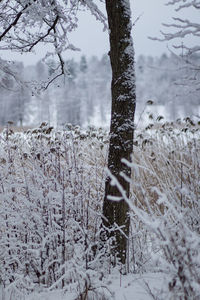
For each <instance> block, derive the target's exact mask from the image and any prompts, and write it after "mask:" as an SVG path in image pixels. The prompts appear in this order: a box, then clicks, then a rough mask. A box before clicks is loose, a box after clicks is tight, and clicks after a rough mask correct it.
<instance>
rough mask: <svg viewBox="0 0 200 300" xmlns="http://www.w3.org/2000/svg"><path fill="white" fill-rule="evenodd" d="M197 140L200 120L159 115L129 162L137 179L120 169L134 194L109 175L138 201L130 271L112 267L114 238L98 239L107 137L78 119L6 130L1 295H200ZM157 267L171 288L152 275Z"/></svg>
mask: <svg viewBox="0 0 200 300" xmlns="http://www.w3.org/2000/svg"><path fill="white" fill-rule="evenodd" d="M199 141H200V140H199V125H196V124H194V123H193V122H190V121H189V119H186V120H185V122H182V123H180V122H179V124H176V123H168V124H167V123H163V120H162V119H161V120H160V121H159V123H158V124H156V125H152V126H151V127H148V126H147V128H146V129H145V130H143V131H142V132H139V131H136V135H135V146H134V153H133V159H132V163H130V162H127V161H124V163H126V164H129V166H131V168H132V177H131V178H127V177H126V176H125V175H124V174H121V176H123V177H124V179H126V180H129V181H130V183H131V197H130V199H126V194H125V193H124V191H123V189H121V186H120V185H119V184H118V182H117V180H116V179H115V178H114V177H112V174H110V176H111V177H112V184H115V185H117V186H118V188H119V190H120V191H121V196H122V198H124V199H125V200H126V201H128V203H129V207H130V217H131V228H130V236H129V239H128V253H127V264H126V269H127V272H128V273H130V274H129V275H128V277H126V276H120V273H119V270H120V266H119V269H118V270H113V269H112V264H111V261H112V257H111V255H110V253H111V251H110V250H111V248H112V243H111V242H110V241H107V243H105V246H104V247H103V246H102V245H100V239H99V234H100V230H101V228H100V224H101V207H102V199H103V194H104V180H105V176H106V174H105V166H106V156H107V145H108V136H107V133H106V132H104V131H103V129H99V130H95V129H94V128H89V129H88V130H87V131H84V132H83V131H82V130H81V129H80V127H78V126H76V127H73V126H71V125H68V126H66V129H65V130H62V131H55V130H54V129H53V128H51V127H49V126H48V125H47V124H43V125H42V126H40V128H36V129H34V130H29V131H28V132H27V133H24V134H22V133H17V132H16V133H13V132H12V131H11V130H9V128H7V129H6V130H5V131H4V132H3V133H2V134H1V135H0V143H1V149H0V201H1V205H0V232H1V234H0V245H1V247H0V275H1V283H2V293H4V294H5V295H7V297H9V299H20V298H21V299H23V297H26V298H25V299H45V298H44V297H47V295H48V297H52V298H53V297H54V296H53V295H58V297H60V298H61V299H62V297H63V298H64V297H66V295H67V297H68V298H67V299H81V297H82V298H83V299H93V298H94V299H104V298H105V299H112V298H113V297H115V298H116V299H118V298H119V297H118V296H119V295H125V296H126V298H127V299H132V298H130V295H131V293H132V295H133V294H134V295H137V293H140V292H141V294H142V295H143V298H141V299H145V297H147V299H151V298H148V297H150V294H151V293H152V294H153V295H154V296H155V297H157V299H171V298H172V297H175V298H176V299H181V297H182V298H183V297H185V296H186V297H188V298H187V299H195V297H197V298H198V297H199V294H198V293H199V282H200V266H199V249H200V237H199V235H200V226H199V214H200V207H199V194H200V191H199V179H200V178H199V169H200V168H199V167H200V166H199V162H200V158H199V153H200V151H199V147H200V144H199ZM111 200H112V201H113V200H115V201H116V200H118V199H111ZM117 268H118V267H117ZM152 272H154V274H155V277H156V276H158V277H156V278H163V282H164V285H163V286H162V284H161V283H160V281H159V283H158V280H157V279H155V282H156V283H155V284H154V283H152V282H151V280H148V279H147V278H148V276H147V274H150V273H151V274H152ZM109 273H110V274H111V275H109ZM133 274H135V275H133ZM138 274H141V277H138V276H139V275H138ZM109 276H110V277H109ZM150 276H152V275H150ZM120 278H121V279H120ZM138 278H139V279H138ZM145 278H146V279H145ZM116 282H117V284H118V286H116ZM136 282H140V284H139V285H138V284H136ZM135 284H136V285H135ZM138 289H139V290H138ZM114 292H115V293H114ZM56 297H57V296H56ZM70 297H71V298H70ZM84 297H85V298H84ZM92 297H93V298H92ZM103 297H104V298H103ZM117 297H118V298H117ZM50 299H51V298H50ZM58 299H59V298H58ZM122 299H123V298H122ZM138 299H140V298H139V296H138Z"/></svg>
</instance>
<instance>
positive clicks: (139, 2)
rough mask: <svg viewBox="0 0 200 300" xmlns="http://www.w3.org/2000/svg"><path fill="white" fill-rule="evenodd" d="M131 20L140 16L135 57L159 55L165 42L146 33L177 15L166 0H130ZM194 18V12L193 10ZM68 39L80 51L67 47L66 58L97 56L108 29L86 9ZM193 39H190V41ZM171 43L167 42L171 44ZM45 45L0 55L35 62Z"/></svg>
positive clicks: (104, 50)
mask: <svg viewBox="0 0 200 300" xmlns="http://www.w3.org/2000/svg"><path fill="white" fill-rule="evenodd" d="M130 2H131V8H132V15H133V22H134V20H135V19H136V18H137V17H138V16H140V19H139V20H138V22H137V23H136V25H135V26H134V28H133V33H132V35H133V40H134V47H135V53H136V57H137V56H139V55H140V54H145V55H152V56H159V55H161V54H162V53H164V52H166V53H167V52H168V49H167V43H165V42H158V41H152V40H149V39H148V36H153V37H155V36H160V30H166V29H165V28H164V27H162V23H170V22H171V21H172V19H171V18H172V16H180V13H179V15H178V14H177V13H176V12H175V11H174V9H173V7H169V6H165V3H166V0H151V1H150V0H130ZM191 14H193V11H189V10H186V11H185V13H184V14H182V16H184V17H185V18H189V17H191ZM194 18H195V19H196V18H197V16H195V14H194ZM191 39H192V38H191ZM70 41H71V42H72V43H74V44H75V46H76V47H78V48H80V49H81V51H80V52H74V51H73V52H72V51H70V50H69V51H68V52H67V53H66V54H65V55H64V57H65V58H66V59H70V58H72V57H73V58H75V59H79V58H80V56H81V55H86V56H87V57H91V56H92V55H96V56H98V57H101V56H102V55H103V54H104V53H107V52H108V51H109V43H108V41H109V39H108V32H103V25H102V24H101V23H99V22H98V21H96V19H95V18H94V17H93V16H91V15H90V14H89V13H87V12H83V13H81V14H80V18H79V27H78V29H77V30H76V32H74V33H73V34H72V35H71V40H70ZM190 42H191V43H192V42H193V41H192V40H191V41H190ZM171 44H172V43H168V46H170V47H171ZM45 51H46V49H41V45H40V51H38V52H37V54H35V55H34V54H27V55H24V54H23V55H21V54H15V53H3V51H0V55H1V56H2V57H3V58H7V59H16V60H20V61H23V62H24V64H25V65H30V64H34V63H36V62H37V61H38V60H39V59H41V58H42V56H43V55H45Z"/></svg>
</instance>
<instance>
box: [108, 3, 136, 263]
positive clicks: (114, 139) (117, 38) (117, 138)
mask: <svg viewBox="0 0 200 300" xmlns="http://www.w3.org/2000/svg"><path fill="white" fill-rule="evenodd" d="M106 10H107V15H108V24H109V35H110V53H109V55H110V61H111V67H112V84H111V89H112V111H111V126H110V145H109V154H108V168H109V170H110V171H111V173H112V174H113V175H114V176H115V177H116V178H117V179H118V181H119V183H120V184H121V185H122V187H123V188H124V190H125V191H126V194H127V197H129V192H130V184H129V183H128V182H126V181H125V180H124V179H123V178H122V177H121V176H120V172H123V173H124V174H125V175H126V176H128V177H130V175H131V170H130V168H129V167H128V166H126V165H124V164H123V163H122V162H121V159H122V158H125V159H127V160H128V161H130V160H131V153H132V151H133V133H134V113H135V101H136V96H135V72H134V49H133V41H132V38H131V29H132V24H131V11H130V4H129V0H106ZM108 195H111V196H114V197H115V196H116V197H120V196H121V194H120V192H119V191H118V189H117V187H116V186H111V185H110V179H109V178H107V179H106V184H105V198H104V203H103V215H104V218H103V225H104V226H105V227H106V228H109V229H110V228H111V227H112V226H113V225H118V226H120V227H121V226H123V228H122V231H123V232H124V234H125V235H124V234H123V233H121V232H120V231H119V230H114V232H112V233H109V232H110V231H109V230H108V231H107V235H108V237H110V236H114V237H115V242H114V253H115V255H116V256H117V257H118V259H119V261H120V262H121V263H122V264H125V262H126V245H127V236H128V235H129V216H128V211H129V208H128V204H127V203H126V202H125V201H124V200H121V201H118V202H116V201H110V200H109V199H108Z"/></svg>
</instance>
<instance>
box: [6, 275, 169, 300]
mask: <svg viewBox="0 0 200 300" xmlns="http://www.w3.org/2000/svg"><path fill="white" fill-rule="evenodd" d="M164 282H165V278H164V275H163V274H161V273H147V274H143V275H138V274H137V275H133V274H129V275H127V276H120V275H115V276H113V275H112V276H111V277H110V278H108V280H107V287H108V290H107V292H108V293H107V295H109V294H110V297H109V296H108V297H109V299H112V300H151V299H159V295H161V291H162V287H164ZM163 292H164V291H163ZM151 293H152V294H153V296H152V295H151ZM14 294H15V293H11V294H10V293H5V291H3V290H2V288H1V292H0V300H75V299H76V295H75V294H69V293H65V294H64V293H63V291H61V290H56V291H51V292H46V293H34V294H31V295H29V296H25V295H21V297H20V296H19V295H18V296H17V297H16V296H15V295H14ZM162 296H163V294H162ZM19 297H20V298H19Z"/></svg>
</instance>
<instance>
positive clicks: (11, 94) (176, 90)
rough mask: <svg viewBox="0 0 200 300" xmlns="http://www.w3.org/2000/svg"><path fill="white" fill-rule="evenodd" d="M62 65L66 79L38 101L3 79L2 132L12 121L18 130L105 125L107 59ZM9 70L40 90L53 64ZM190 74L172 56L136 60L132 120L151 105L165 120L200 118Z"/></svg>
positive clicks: (6, 76) (0, 86)
mask: <svg viewBox="0 0 200 300" xmlns="http://www.w3.org/2000/svg"><path fill="white" fill-rule="evenodd" d="M190 59H191V58H190ZM192 60H193V63H194V65H198V64H199V61H200V56H199V55H197V54H195V55H193V57H192ZM66 65H67V69H68V73H69V75H67V76H66V77H65V78H60V79H57V80H56V81H55V82H54V83H52V84H51V85H50V86H49V88H48V89H47V90H46V91H45V92H39V94H38V95H37V96H35V95H32V93H31V91H30V88H28V87H26V85H24V86H23V87H22V86H21V85H19V84H18V83H17V82H16V80H15V79H14V78H12V77H10V76H9V74H6V73H4V74H2V78H1V84H0V94H1V99H0V125H1V126H5V125H6V122H7V121H10V120H11V121H13V122H14V123H15V124H16V125H18V126H20V125H28V126H33V125H37V124H38V123H40V122H42V121H47V122H49V123H50V124H53V125H59V126H62V125H63V124H64V123H66V122H67V123H71V124H73V125H81V126H85V125H87V124H91V123H96V124H97V125H102V124H107V125H109V118H110V102H111V94H110V78H111V68H110V63H109V57H108V55H107V54H105V55H103V56H102V58H100V59H99V58H97V57H96V56H93V57H91V58H89V59H86V57H85V56H82V57H81V58H80V60H79V61H75V60H73V59H70V60H68V61H67V62H66ZM12 69H13V71H15V69H18V70H20V73H21V74H22V76H23V78H25V79H26V81H29V82H30V81H35V82H39V83H40V84H41V85H42V82H43V81H45V78H47V77H48V76H51V75H52V74H53V72H54V70H55V69H56V62H55V61H54V60H49V61H48V63H47V64H44V63H43V62H42V61H39V62H38V63H37V64H36V65H33V66H27V67H24V66H23V64H22V63H14V64H13V65H12ZM193 73H194V72H193V70H191V64H188V68H187V65H186V64H185V58H183V57H177V56H176V55H175V54H171V55H166V54H163V55H162V56H160V57H152V56H143V55H140V56H139V57H138V59H137V61H136V83H137V89H136V93H137V99H138V105H137V111H136V119H138V118H139V116H140V114H141V112H142V111H143V110H144V108H145V103H146V101H147V100H149V99H152V100H153V101H154V104H155V105H154V108H153V109H154V112H155V114H157V115H158V114H162V115H164V116H165V117H166V119H168V120H175V119H177V118H179V117H185V116H193V115H196V114H199V112H198V109H199V103H200V101H199V93H198V89H195V85H194V81H195V80H194V74H193ZM198 75H199V74H197V75H196V76H198ZM186 78H190V82H192V84H191V86H188V82H189V81H188V80H187V84H184V79H186ZM143 117H145V114H144V115H143ZM136 123H137V121H136Z"/></svg>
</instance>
